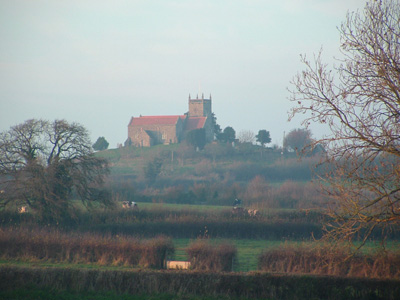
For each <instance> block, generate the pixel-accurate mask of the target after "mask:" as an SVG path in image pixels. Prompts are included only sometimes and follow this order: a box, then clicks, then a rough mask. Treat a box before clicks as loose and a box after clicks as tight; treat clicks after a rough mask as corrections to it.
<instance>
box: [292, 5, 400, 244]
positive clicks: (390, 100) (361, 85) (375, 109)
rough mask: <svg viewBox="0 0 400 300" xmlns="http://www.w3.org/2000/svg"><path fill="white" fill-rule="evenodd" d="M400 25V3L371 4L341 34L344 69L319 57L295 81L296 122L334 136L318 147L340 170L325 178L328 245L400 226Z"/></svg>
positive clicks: (344, 25)
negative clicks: (299, 120) (321, 128)
mask: <svg viewBox="0 0 400 300" xmlns="http://www.w3.org/2000/svg"><path fill="white" fill-rule="evenodd" d="M399 22H400V6H399V3H398V1H395V0H385V1H371V2H368V3H366V5H365V8H364V10H363V11H361V12H355V13H348V15H347V18H346V20H345V21H344V22H343V23H342V25H341V27H340V30H339V31H340V36H341V41H340V44H341V46H340V48H341V51H342V53H343V58H342V60H340V64H339V65H338V66H335V67H334V69H329V68H328V66H327V65H326V64H324V63H323V62H322V59H321V53H320V54H319V55H318V56H317V57H315V58H314V61H313V62H310V61H309V60H307V58H306V57H302V62H303V63H304V64H305V68H306V69H305V70H304V71H303V72H302V73H301V74H298V75H297V76H296V77H295V78H294V79H293V82H292V87H293V88H292V91H291V92H292V94H291V100H292V101H295V103H297V104H298V106H297V107H294V108H293V109H292V111H291V117H293V116H294V115H297V114H304V113H305V114H306V116H308V117H306V118H305V120H304V124H305V125H308V124H310V123H311V122H317V123H321V124H326V125H327V126H328V127H329V128H330V130H331V134H330V135H329V136H327V137H324V138H323V139H319V140H316V141H315V142H314V144H317V143H322V144H325V145H326V150H327V162H328V163H330V164H331V165H332V164H335V168H333V169H332V168H331V170H330V172H329V173H328V174H326V176H324V177H321V178H320V179H321V183H322V185H321V188H322V189H323V190H324V191H325V193H326V194H327V195H328V196H329V197H331V199H332V206H331V208H330V210H329V212H328V213H329V214H330V216H331V217H332V218H333V219H334V221H333V222H331V223H329V224H327V230H328V233H329V234H328V235H327V237H331V238H334V239H345V240H351V239H353V238H355V237H357V236H358V235H362V236H363V237H364V240H367V239H368V236H369V235H370V234H371V233H372V232H373V231H374V230H377V231H381V232H383V233H384V234H383V235H382V237H384V236H385V233H389V232H391V230H392V229H393V228H392V227H393V226H398V225H399V223H400V171H399V166H400V146H399V145H400V144H399V137H400V127H399V115H400V26H399Z"/></svg>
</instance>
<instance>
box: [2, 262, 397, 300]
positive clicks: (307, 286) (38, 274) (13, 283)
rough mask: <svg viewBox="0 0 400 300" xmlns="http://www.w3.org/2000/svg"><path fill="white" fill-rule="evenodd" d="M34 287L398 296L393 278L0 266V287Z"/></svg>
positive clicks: (267, 296)
mask: <svg viewBox="0 0 400 300" xmlns="http://www.w3.org/2000/svg"><path fill="white" fill-rule="evenodd" d="M32 286H35V287H37V288H48V289H49V290H53V291H54V290H55V291H63V290H68V291H75V292H92V291H96V292H99V291H102V292H108V291H113V292H116V293H119V294H126V293H128V294H136V295H139V294H146V295H151V294H161V293H167V294H175V295H204V296H206V295H209V296H217V295H225V296H232V297H245V298H249V299H367V298H368V299H369V298H374V299H388V300H390V299H393V300H394V299H399V297H400V281H399V280H374V279H364V278H340V277H330V276H304V275H303V276H284V275H271V274H268V273H246V274H237V273H204V272H190V271H177V272H174V271H143V270H142V271H109V270H88V269H68V268H37V267H36V268H26V267H16V266H1V267H0V290H2V291H12V290H17V289H26V288H29V287H32Z"/></svg>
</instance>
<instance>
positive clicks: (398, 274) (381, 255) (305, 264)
mask: <svg viewBox="0 0 400 300" xmlns="http://www.w3.org/2000/svg"><path fill="white" fill-rule="evenodd" d="M258 268H259V269H260V270H262V271H267V272H276V273H286V274H294V273H298V274H307V273H308V274H318V275H336V276H350V277H351V276H356V277H369V278H396V279H400V252H399V251H384V252H383V251H381V252H377V253H367V254H366V253H362V252H357V253H352V252H351V250H350V249H349V248H347V247H344V246H343V245H342V246H339V247H338V246H337V245H336V246H335V245H332V244H329V243H318V242H315V243H313V244H303V245H296V246H293V245H289V244H284V245H282V246H279V247H276V248H272V249H268V250H266V251H264V252H263V253H262V254H261V255H260V256H259V258H258Z"/></svg>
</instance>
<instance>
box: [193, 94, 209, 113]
mask: <svg viewBox="0 0 400 300" xmlns="http://www.w3.org/2000/svg"><path fill="white" fill-rule="evenodd" d="M211 114H212V108H211V95H210V99H204V95H202V96H201V98H199V97H198V96H197V98H196V99H191V97H190V95H189V117H211Z"/></svg>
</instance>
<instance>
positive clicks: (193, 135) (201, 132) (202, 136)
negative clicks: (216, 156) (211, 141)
mask: <svg viewBox="0 0 400 300" xmlns="http://www.w3.org/2000/svg"><path fill="white" fill-rule="evenodd" d="M186 141H187V142H188V143H189V144H190V145H192V146H193V147H194V148H195V149H196V148H198V149H200V150H202V149H203V148H204V146H205V144H206V131H205V129H204V128H200V129H194V130H191V131H189V132H188V133H187V134H186Z"/></svg>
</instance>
